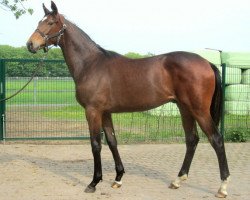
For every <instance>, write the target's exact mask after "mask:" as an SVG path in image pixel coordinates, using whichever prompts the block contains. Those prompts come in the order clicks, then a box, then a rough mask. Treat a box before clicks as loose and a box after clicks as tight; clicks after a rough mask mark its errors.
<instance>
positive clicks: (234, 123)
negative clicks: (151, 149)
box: [0, 59, 250, 143]
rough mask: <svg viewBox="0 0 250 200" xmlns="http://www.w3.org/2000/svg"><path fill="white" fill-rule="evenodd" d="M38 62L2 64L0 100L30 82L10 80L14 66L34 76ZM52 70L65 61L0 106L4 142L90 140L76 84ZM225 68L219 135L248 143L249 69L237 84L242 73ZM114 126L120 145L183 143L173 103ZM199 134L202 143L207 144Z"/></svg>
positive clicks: (117, 118)
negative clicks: (223, 106) (223, 107)
mask: <svg viewBox="0 0 250 200" xmlns="http://www.w3.org/2000/svg"><path fill="white" fill-rule="evenodd" d="M38 62H39V60H19V59H15V60H11V59H9V60H3V59H2V60H1V59H0V84H1V85H0V99H3V98H4V97H5V96H9V95H10V94H12V93H14V92H15V91H16V90H18V89H19V88H20V87H21V86H23V85H24V84H25V82H26V81H27V79H29V77H10V76H8V72H10V68H11V67H12V66H13V65H20V67H21V68H22V70H29V71H32V70H31V68H32V69H34V68H35V65H36V63H38ZM52 65H53V67H54V65H57V66H58V67H62V66H61V65H63V67H65V63H64V61H62V60H52V61H49V60H47V61H46V66H45V67H44V68H43V69H42V71H41V72H40V77H35V78H34V80H33V81H32V82H31V83H30V84H29V86H28V87H27V88H26V89H25V90H24V91H23V92H22V93H21V94H19V95H18V96H16V97H14V98H13V99H11V100H9V101H7V102H0V115H1V117H0V140H39V139H40V140H41V139H42V140H54V139H59V140H63V139H87V138H89V133H88V126H87V121H86V119H85V117H84V110H83V109H82V108H81V107H80V106H79V105H78V104H77V102H76V100H75V90H74V83H73V80H72V79H71V78H69V77H54V74H53V73H54V72H53V67H52ZM32 66H33V67H32ZM224 67H225V69H226V70H222V69H220V70H221V71H222V77H223V82H222V84H223V86H224V87H223V92H224V93H225V101H224V103H225V109H224V112H223V115H222V122H221V126H220V127H221V131H222V133H224V135H225V138H226V139H230V140H231V139H232V138H236V137H240V138H241V137H242V138H243V139H247V140H249V138H250V131H249V130H250V119H249V118H250V91H249V90H248V87H250V83H247V81H248V80H250V77H249V74H250V73H249V72H247V73H246V70H248V69H244V70H241V74H240V75H241V76H243V75H244V80H245V82H242V78H240V82H239V70H232V69H231V66H230V67H229V66H225V65H224ZM238 69H240V68H238ZM11 70H13V69H11ZM19 72H20V71H19ZM11 73H12V72H11ZM233 73H236V74H235V75H234V74H233ZM245 74H246V75H245ZM44 75H46V76H47V77H44ZM235 76H236V77H235ZM113 120H114V126H115V130H116V134H117V138H118V140H119V142H120V143H136V142H176V141H177V142H179V141H184V132H183V129H182V124H181V117H180V113H179V111H178V109H177V107H176V105H175V104H172V103H169V104H165V105H163V106H161V107H158V108H156V109H153V110H149V111H147V112H138V113H123V114H114V115H113ZM199 132H200V136H201V138H205V137H204V136H203V134H202V132H201V131H200V130H199ZM236 139H237V138H236Z"/></svg>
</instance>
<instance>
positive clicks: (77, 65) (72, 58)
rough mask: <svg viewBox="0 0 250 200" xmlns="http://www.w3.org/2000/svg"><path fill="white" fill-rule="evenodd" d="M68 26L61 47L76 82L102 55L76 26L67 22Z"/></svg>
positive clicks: (98, 48) (94, 44)
mask: <svg viewBox="0 0 250 200" xmlns="http://www.w3.org/2000/svg"><path fill="white" fill-rule="evenodd" d="M65 24H66V26H67V28H66V30H65V32H64V35H63V37H62V40H61V42H60V44H59V46H60V47H61V49H62V52H63V55H64V59H65V61H66V63H67V65H68V67H69V71H70V73H71V75H72V77H73V79H74V80H75V81H77V79H78V78H79V75H81V74H83V73H82V71H83V70H84V69H85V67H86V65H87V64H88V65H89V63H91V61H93V60H95V58H96V57H97V56H100V55H102V52H101V50H100V47H99V46H98V45H97V44H96V43H95V42H94V41H92V40H91V39H90V37H89V36H88V35H87V34H86V33H84V32H83V31H82V30H80V29H79V28H78V27H77V26H76V25H74V24H72V23H71V22H69V21H68V20H65Z"/></svg>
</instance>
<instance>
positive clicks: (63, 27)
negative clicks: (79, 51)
mask: <svg viewBox="0 0 250 200" xmlns="http://www.w3.org/2000/svg"><path fill="white" fill-rule="evenodd" d="M66 28H67V26H66V24H63V26H62V28H61V29H60V31H58V32H57V33H53V34H51V35H46V34H44V33H43V32H42V31H40V30H39V29H36V30H35V32H38V33H39V34H40V35H41V36H42V37H43V39H44V40H45V45H44V48H43V50H44V52H48V50H49V49H48V46H49V45H48V41H49V40H50V39H53V38H55V37H56V38H57V39H56V40H57V42H56V44H55V46H57V45H58V44H59V42H60V39H61V37H62V36H63V34H64V31H65V29H66Z"/></svg>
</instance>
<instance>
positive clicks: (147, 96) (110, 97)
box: [27, 2, 230, 197]
mask: <svg viewBox="0 0 250 200" xmlns="http://www.w3.org/2000/svg"><path fill="white" fill-rule="evenodd" d="M43 9H44V13H45V16H44V17H43V19H42V20H41V21H40V22H39V24H38V27H37V29H36V30H35V32H34V33H33V34H32V35H31V37H30V38H29V40H28V42H27V48H28V50H29V51H30V52H32V53H36V52H37V51H38V50H39V49H44V50H45V51H48V46H49V45H56V46H57V45H58V46H59V47H60V48H61V49H62V52H63V55H64V58H65V61H66V63H67V65H68V68H69V71H70V73H71V75H72V77H73V80H74V82H75V88H76V99H77V101H78V102H79V104H80V105H81V106H82V107H83V108H84V109H85V113H86V118H87V121H88V125H89V132H90V139H91V147H92V153H93V157H94V175H93V180H92V181H91V183H90V184H89V185H88V186H87V188H86V189H85V192H94V191H95V190H96V185H97V184H98V183H99V182H100V181H101V180H102V164H101V130H104V133H105V136H106V139H107V143H108V145H109V148H110V150H111V152H112V155H113V158H114V161H115V169H116V177H115V181H114V183H113V184H112V187H113V188H119V187H121V185H122V181H121V179H122V176H123V174H124V167H123V164H122V161H121V158H120V155H119V152H118V149H117V141H116V136H115V130H114V127H113V122H112V113H119V112H135V111H145V110H148V109H152V108H155V107H157V106H160V105H162V104H165V103H167V102H170V101H172V102H175V103H176V104H177V105H178V107H179V110H180V113H181V117H182V124H183V128H184V132H185V138H186V154H185V158H184V161H183V164H182V167H181V169H180V172H179V174H178V177H177V178H176V180H174V181H173V182H172V183H171V184H170V186H169V187H170V188H174V189H176V188H179V187H180V184H181V182H182V181H184V180H186V179H187V177H188V173H189V168H190V165H191V162H192V159H193V156H194V153H195V149H196V147H197V144H198V142H199V136H198V133H197V127H196V123H198V124H199V126H200V127H201V129H202V130H203V132H204V133H205V134H206V136H207V137H208V139H209V142H210V143H211V145H212V147H213V148H214V150H215V152H216V155H217V157H218V162H219V169H220V177H221V180H222V183H221V186H220V188H219V190H218V192H217V194H216V196H217V197H226V196H227V191H226V188H227V184H228V181H229V175H230V174H229V169H228V164H227V159H226V154H225V148H224V141H223V136H222V135H221V134H220V133H219V131H218V125H219V121H220V116H221V107H222V89H221V78H220V74H219V71H218V69H217V68H216V67H215V66H214V65H213V64H211V63H209V62H208V61H207V60H205V59H204V58H202V57H200V56H199V55H196V54H193V53H188V52H172V53H167V54H163V55H158V56H153V57H150V58H143V59H129V58H126V57H124V56H122V55H119V54H117V53H114V52H111V51H107V50H105V49H103V48H102V47H100V46H99V45H97V44H96V43H95V42H94V41H93V40H91V38H90V37H89V36H88V35H87V34H86V33H85V32H83V31H82V30H81V29H80V28H78V27H77V26H76V25H75V24H73V23H71V22H70V21H68V20H67V19H65V18H64V16H63V15H61V14H59V13H58V9H57V6H56V5H55V3H54V2H51V9H52V11H49V10H48V9H47V8H46V7H45V6H44V5H43Z"/></svg>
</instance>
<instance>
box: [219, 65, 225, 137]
mask: <svg viewBox="0 0 250 200" xmlns="http://www.w3.org/2000/svg"><path fill="white" fill-rule="evenodd" d="M221 67H222V83H221V84H222V111H221V124H220V132H221V134H222V136H223V137H224V134H225V87H226V64H225V63H222V64H221Z"/></svg>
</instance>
